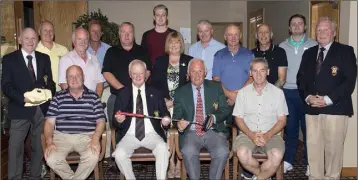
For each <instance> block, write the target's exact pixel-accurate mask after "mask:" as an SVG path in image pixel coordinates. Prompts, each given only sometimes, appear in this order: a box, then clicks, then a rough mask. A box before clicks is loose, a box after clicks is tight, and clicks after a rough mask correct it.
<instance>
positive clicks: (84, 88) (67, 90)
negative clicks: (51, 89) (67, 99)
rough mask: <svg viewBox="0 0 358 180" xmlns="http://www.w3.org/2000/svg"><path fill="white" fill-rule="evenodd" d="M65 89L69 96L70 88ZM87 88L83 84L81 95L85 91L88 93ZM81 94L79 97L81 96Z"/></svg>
mask: <svg viewBox="0 0 358 180" xmlns="http://www.w3.org/2000/svg"><path fill="white" fill-rule="evenodd" d="M65 91H66V94H68V95H70V96H71V94H70V88H67V89H65ZM88 91H89V90H88V88H87V87H86V86H85V85H83V93H82V96H83V94H85V93H88ZM82 96H81V97H82Z"/></svg>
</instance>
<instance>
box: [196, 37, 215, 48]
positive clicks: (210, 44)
mask: <svg viewBox="0 0 358 180" xmlns="http://www.w3.org/2000/svg"><path fill="white" fill-rule="evenodd" d="M213 45H215V40H214V38H213V37H212V38H211V39H210V41H209V44H208V46H207V47H209V46H213ZM200 46H201V47H203V45H202V43H201V41H200Z"/></svg>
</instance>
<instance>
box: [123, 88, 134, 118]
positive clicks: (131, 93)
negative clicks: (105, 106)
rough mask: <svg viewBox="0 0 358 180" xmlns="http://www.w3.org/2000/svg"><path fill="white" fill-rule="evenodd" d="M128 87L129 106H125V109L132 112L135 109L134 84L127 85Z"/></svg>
mask: <svg viewBox="0 0 358 180" xmlns="http://www.w3.org/2000/svg"><path fill="white" fill-rule="evenodd" d="M127 87H128V93H127V94H128V98H129V99H128V101H129V102H128V106H127V107H125V109H124V111H125V112H130V113H132V112H133V109H134V107H133V88H132V84H131V85H129V86H127Z"/></svg>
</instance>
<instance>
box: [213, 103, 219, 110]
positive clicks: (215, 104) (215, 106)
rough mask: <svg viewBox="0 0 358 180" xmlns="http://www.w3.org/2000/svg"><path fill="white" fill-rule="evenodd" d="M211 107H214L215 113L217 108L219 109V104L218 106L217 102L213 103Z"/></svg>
mask: <svg viewBox="0 0 358 180" xmlns="http://www.w3.org/2000/svg"><path fill="white" fill-rule="evenodd" d="M213 106H214V109H215V111H217V110H218V108H219V104H218V103H217V102H215V103H214V104H213Z"/></svg>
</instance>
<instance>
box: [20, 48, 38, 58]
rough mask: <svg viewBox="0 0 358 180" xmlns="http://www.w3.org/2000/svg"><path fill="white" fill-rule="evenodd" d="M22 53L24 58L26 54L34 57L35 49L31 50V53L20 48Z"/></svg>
mask: <svg viewBox="0 0 358 180" xmlns="http://www.w3.org/2000/svg"><path fill="white" fill-rule="evenodd" d="M21 52H22V55H23V56H24V57H25V58H26V56H28V55H31V56H32V58H33V59H34V58H35V51H32V53H31V54H29V53H27V52H26V51H25V50H24V49H22V48H21Z"/></svg>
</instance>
